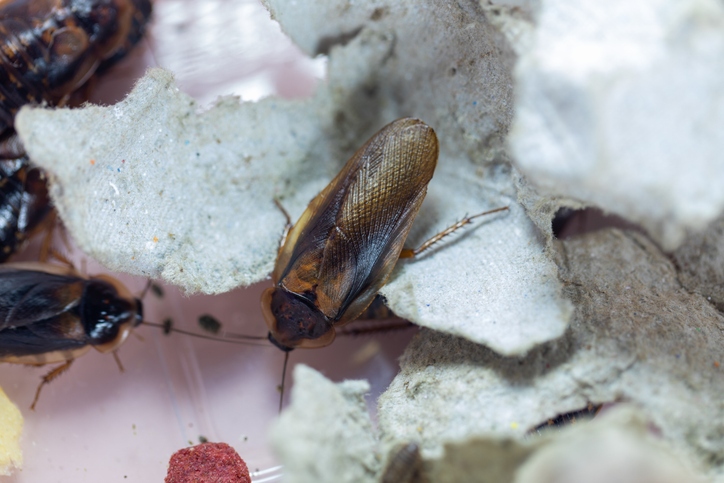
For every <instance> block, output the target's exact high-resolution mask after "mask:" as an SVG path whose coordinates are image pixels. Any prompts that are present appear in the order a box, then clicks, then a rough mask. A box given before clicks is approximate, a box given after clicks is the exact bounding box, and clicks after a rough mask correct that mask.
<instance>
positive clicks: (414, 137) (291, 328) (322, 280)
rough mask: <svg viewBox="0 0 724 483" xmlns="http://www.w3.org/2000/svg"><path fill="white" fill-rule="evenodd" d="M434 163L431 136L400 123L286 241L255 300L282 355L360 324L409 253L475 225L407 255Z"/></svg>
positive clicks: (412, 123)
mask: <svg viewBox="0 0 724 483" xmlns="http://www.w3.org/2000/svg"><path fill="white" fill-rule="evenodd" d="M437 157H438V142H437V136H436V135H435V132H434V131H433V130H432V128H431V127H430V126H428V125H426V124H425V123H423V122H422V121H420V120H418V119H412V118H403V119H399V120H397V121H394V122H392V123H390V124H388V125H387V126H385V127H383V128H382V129H381V130H380V131H379V132H378V133H377V134H375V135H374V136H373V137H372V138H371V139H370V140H369V141H367V142H366V143H365V144H364V145H363V146H362V147H361V148H360V149H359V150H358V151H357V152H356V153H355V154H354V155H353V156H352V158H351V159H350V160H349V161H348V162H347V164H346V165H345V166H344V167H343V168H342V171H341V172H340V173H339V174H338V175H337V176H336V177H335V178H334V179H333V180H332V182H331V183H329V185H327V187H326V188H324V189H323V190H322V192H321V193H319V194H318V195H317V197H316V198H314V199H313V200H312V201H311V203H309V206H308V207H307V209H306V210H305V211H304V213H303V214H302V216H301V217H300V219H299V221H297V223H296V224H295V225H294V226H293V227H290V228H288V231H287V233H286V234H285V236H284V237H283V240H282V244H281V247H280V249H279V254H278V257H277V261H276V265H275V267H274V271H273V272H272V280H273V283H274V286H273V287H271V288H269V289H267V290H265V291H264V293H263V294H262V297H261V306H262V312H263V313H264V318H265V321H266V324H267V326H268V327H269V340H270V341H271V342H272V343H273V344H274V345H276V346H277V347H279V348H280V349H282V350H284V351H290V350H292V349H295V348H314V347H324V346H326V345H328V344H330V343H332V341H333V340H334V338H335V333H336V329H338V328H340V327H343V326H344V325H346V324H348V323H349V322H351V321H353V320H355V319H357V318H358V317H359V315H360V314H361V313H362V312H364V310H365V309H366V308H367V307H368V306H369V305H370V303H372V301H373V299H374V297H375V296H376V295H377V292H378V291H379V290H380V288H382V286H383V285H384V284H385V283H386V282H387V279H388V278H389V276H390V274H391V273H392V269H393V268H394V267H395V264H396V263H397V260H398V259H400V258H410V257H414V256H416V255H418V254H420V253H421V252H423V251H424V250H426V249H428V248H429V247H430V246H432V245H433V244H435V243H436V242H438V241H440V240H441V239H442V238H444V237H445V236H447V235H449V234H450V233H452V232H454V231H455V230H457V229H459V228H461V227H463V226H465V225H466V224H468V223H470V222H471V221H472V220H473V219H475V218H477V217H479V216H483V215H486V214H490V213H495V212H498V211H502V210H507V209H508V207H503V208H497V209H495V210H491V211H487V212H485V213H480V214H477V215H474V216H469V217H465V218H464V219H463V220H461V221H459V222H457V223H455V224H454V225H452V226H451V227H449V228H447V229H445V230H443V231H442V232H440V233H438V234H437V235H435V236H433V237H432V238H430V239H429V240H427V241H426V242H425V243H423V244H422V245H421V246H420V247H419V248H416V249H403V244H404V243H405V239H406V238H407V234H408V233H409V232H410V228H411V227H412V222H413V221H414V219H415V216H416V215H417V212H418V211H419V209H420V205H421V204H422V201H423V199H424V198H425V194H426V193H427V185H428V183H429V182H430V179H432V175H433V172H434V171H435V166H436V164H437Z"/></svg>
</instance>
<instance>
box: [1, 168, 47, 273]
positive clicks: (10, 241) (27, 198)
mask: <svg viewBox="0 0 724 483" xmlns="http://www.w3.org/2000/svg"><path fill="white" fill-rule="evenodd" d="M51 211H52V210H51V208H50V200H49V198H48V190H47V187H46V183H45V179H44V178H43V173H42V171H40V170H39V169H37V168H32V167H31V166H29V165H28V162H27V157H21V158H16V159H3V160H0V262H4V261H5V260H7V258H8V257H9V256H10V255H12V254H13V253H14V252H15V250H17V249H18V248H19V246H20V245H22V244H23V243H24V242H25V240H27V239H28V238H29V237H30V236H32V235H33V233H34V232H35V231H37V230H39V229H40V228H42V226H43V224H44V223H43V222H44V221H46V220H48V218H47V215H48V214H49V213H50V212H51Z"/></svg>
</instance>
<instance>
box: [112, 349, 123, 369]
mask: <svg viewBox="0 0 724 483" xmlns="http://www.w3.org/2000/svg"><path fill="white" fill-rule="evenodd" d="M113 358H114V359H115V360H116V365H117V366H118V370H119V371H121V373H123V372H126V369H124V367H123V364H122V363H121V358H120V357H118V351H113Z"/></svg>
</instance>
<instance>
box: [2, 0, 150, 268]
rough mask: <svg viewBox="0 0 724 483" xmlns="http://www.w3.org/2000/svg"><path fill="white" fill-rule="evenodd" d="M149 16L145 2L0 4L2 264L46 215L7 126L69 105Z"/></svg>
mask: <svg viewBox="0 0 724 483" xmlns="http://www.w3.org/2000/svg"><path fill="white" fill-rule="evenodd" d="M150 15H151V2H150V0H0V135H2V139H0V163H2V164H3V166H2V167H0V220H1V221H0V262H2V261H5V260H6V259H7V258H8V257H9V256H10V255H11V254H12V253H13V252H14V251H15V250H16V249H17V248H18V247H19V245H21V244H22V242H23V241H24V240H25V239H27V238H28V237H29V236H30V235H31V234H32V232H33V231H36V229H38V228H39V227H40V226H41V224H42V223H41V222H42V221H43V220H44V219H45V215H47V214H48V213H49V212H50V211H51V208H50V204H49V199H48V197H47V190H46V188H45V181H44V179H43V175H42V173H41V172H40V170H39V169H38V168H32V167H31V166H30V165H29V161H28V158H27V156H25V151H24V148H23V146H22V144H21V143H20V142H19V140H18V138H17V136H16V135H15V133H14V131H13V129H12V128H13V125H14V118H15V114H16V113H17V111H18V110H19V109H20V108H21V107H22V106H23V105H25V104H33V103H35V104H38V103H43V102H45V103H48V104H50V105H64V104H66V103H68V99H69V98H70V96H71V95H72V94H73V93H74V92H75V91H77V90H78V89H79V88H80V87H81V86H82V85H83V83H85V82H86V81H87V80H88V78H89V77H91V76H92V75H93V74H94V73H95V72H96V71H100V70H104V69H106V68H108V67H109V66H110V65H112V64H113V63H115V62H116V61H117V60H119V59H120V58H121V57H123V56H124V55H125V54H126V53H127V52H128V51H129V50H130V49H131V47H133V45H135V44H136V43H137V42H138V40H139V39H140V38H141V36H142V35H143V32H144V30H145V28H146V24H147V23H148V20H149V18H150ZM81 97H83V96H81Z"/></svg>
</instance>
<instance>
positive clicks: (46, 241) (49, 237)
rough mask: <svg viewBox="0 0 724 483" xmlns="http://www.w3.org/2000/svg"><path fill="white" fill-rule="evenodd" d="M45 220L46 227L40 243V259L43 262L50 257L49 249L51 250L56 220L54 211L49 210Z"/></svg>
mask: <svg viewBox="0 0 724 483" xmlns="http://www.w3.org/2000/svg"><path fill="white" fill-rule="evenodd" d="M46 220H47V221H46V222H47V227H46V228H45V235H44V236H43V243H42V244H41V245H40V261H41V262H43V263H45V262H47V261H48V259H49V258H50V251H51V250H52V248H51V244H52V243H53V235H54V234H55V224H56V221H57V217H56V214H55V211H51V212H50V213H49V214H48V218H47V219H46Z"/></svg>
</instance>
